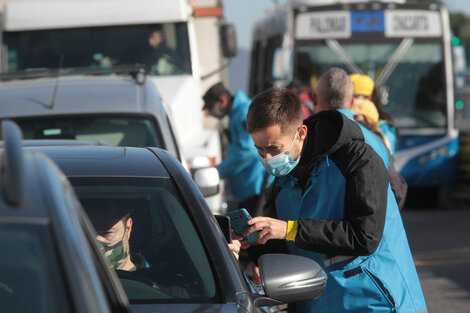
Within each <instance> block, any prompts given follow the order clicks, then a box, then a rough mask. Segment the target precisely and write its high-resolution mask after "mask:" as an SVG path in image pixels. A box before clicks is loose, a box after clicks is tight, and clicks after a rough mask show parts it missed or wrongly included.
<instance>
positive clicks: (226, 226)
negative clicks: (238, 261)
mask: <svg viewBox="0 0 470 313" xmlns="http://www.w3.org/2000/svg"><path fill="white" fill-rule="evenodd" d="M215 219H216V220H217V223H219V227H220V229H221V230H222V233H223V234H224V237H225V239H226V240H227V242H228V243H231V242H232V232H231V228H232V227H231V226H230V217H228V216H226V215H215Z"/></svg>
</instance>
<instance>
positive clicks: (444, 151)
mask: <svg viewBox="0 0 470 313" xmlns="http://www.w3.org/2000/svg"><path fill="white" fill-rule="evenodd" d="M448 153H449V147H448V146H442V147H440V148H439V155H442V156H444V155H447V154H448Z"/></svg>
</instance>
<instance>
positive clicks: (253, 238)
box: [225, 209, 259, 243]
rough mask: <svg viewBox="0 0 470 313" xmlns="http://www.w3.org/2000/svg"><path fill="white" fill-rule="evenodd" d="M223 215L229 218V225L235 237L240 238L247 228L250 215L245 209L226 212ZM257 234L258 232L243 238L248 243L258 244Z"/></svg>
mask: <svg viewBox="0 0 470 313" xmlns="http://www.w3.org/2000/svg"><path fill="white" fill-rule="evenodd" d="M225 215H227V216H228V217H230V224H231V225H232V229H233V231H234V232H235V233H236V234H237V235H239V236H242V235H243V233H244V232H245V231H246V230H247V229H248V227H249V225H248V220H250V219H251V216H250V213H248V211H247V210H246V209H238V210H235V211H230V212H227V213H226V214H225ZM258 233H259V230H257V231H255V232H253V233H251V234H249V235H248V236H246V237H243V238H245V239H247V240H248V242H249V243H256V242H258Z"/></svg>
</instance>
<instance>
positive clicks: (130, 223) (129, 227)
mask: <svg viewBox="0 0 470 313" xmlns="http://www.w3.org/2000/svg"><path fill="white" fill-rule="evenodd" d="M133 224H134V221H132V218H130V217H129V218H128V219H127V222H126V230H127V233H128V234H129V236H130V235H131V231H132V225H133Z"/></svg>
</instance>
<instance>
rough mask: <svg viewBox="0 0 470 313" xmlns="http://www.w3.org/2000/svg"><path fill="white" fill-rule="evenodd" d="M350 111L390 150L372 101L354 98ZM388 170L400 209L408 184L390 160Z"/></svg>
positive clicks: (402, 205) (403, 202)
mask: <svg viewBox="0 0 470 313" xmlns="http://www.w3.org/2000/svg"><path fill="white" fill-rule="evenodd" d="M351 111H352V113H353V114H354V119H355V120H356V121H357V122H359V123H360V124H362V125H363V126H365V127H366V128H367V129H369V130H370V131H371V132H373V133H374V134H375V135H377V136H378V137H379V138H380V139H381V140H382V142H383V143H384V144H385V145H386V146H387V148H388V150H389V152H390V151H391V149H390V143H389V141H388V138H387V136H385V134H384V133H383V132H382V129H381V128H380V127H379V124H378V123H379V112H378V111H377V108H376V106H375V105H374V103H373V102H372V101H370V100H368V99H355V100H354V104H353V105H352V107H351ZM389 172H390V184H391V187H392V191H393V193H394V195H395V199H396V200H397V204H398V208H399V209H400V210H402V209H403V207H404V206H405V200H406V195H407V193H408V184H407V183H406V181H405V179H404V178H403V177H402V176H401V175H400V173H398V172H397V170H396V169H395V165H394V164H393V162H390V165H389Z"/></svg>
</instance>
